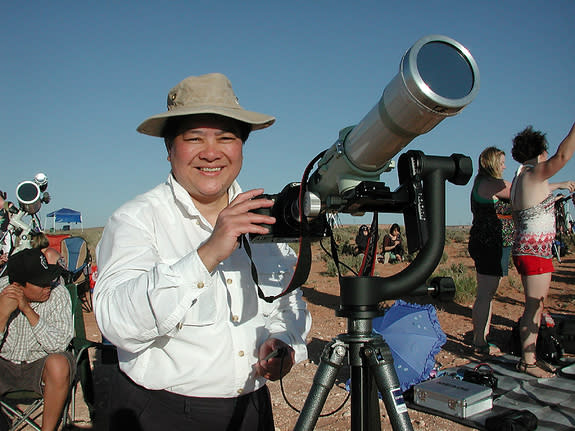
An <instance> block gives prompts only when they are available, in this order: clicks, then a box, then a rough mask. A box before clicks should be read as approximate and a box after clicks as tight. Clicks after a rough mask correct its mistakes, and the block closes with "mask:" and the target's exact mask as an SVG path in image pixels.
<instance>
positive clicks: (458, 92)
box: [344, 35, 479, 171]
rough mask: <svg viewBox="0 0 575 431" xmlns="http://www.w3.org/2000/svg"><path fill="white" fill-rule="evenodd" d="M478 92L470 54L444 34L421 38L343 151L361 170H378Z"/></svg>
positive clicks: (475, 69) (460, 108) (348, 138)
mask: <svg viewBox="0 0 575 431" xmlns="http://www.w3.org/2000/svg"><path fill="white" fill-rule="evenodd" d="M478 91H479V69H478V68H477V64H476V63H475V60H474V59H473V57H472V56H471V53H470V52H469V51H468V50H467V49H466V48H465V47H464V46H463V45H461V44H460V43H458V42H457V41H455V40H453V39H451V38H449V37H447V36H441V35H431V36H426V37H423V38H421V39H419V40H418V41H417V42H416V43H415V44H414V45H413V46H412V47H411V48H410V49H409V50H408V51H407V52H406V53H405V55H404V56H403V58H402V60H401V63H400V66H399V73H398V74H397V75H396V76H395V78H394V79H393V80H392V81H391V82H390V83H389V84H388V85H387V87H386V88H385V90H384V91H383V95H382V97H381V99H380V100H379V102H378V103H377V104H376V105H375V106H374V107H373V108H372V110H371V111H370V112H369V113H368V114H367V115H366V116H365V117H364V119H363V120H362V121H361V122H360V123H359V124H358V125H357V126H356V127H355V128H354V129H353V130H352V131H351V132H350V134H349V135H348V137H347V139H346V142H345V145H344V146H345V152H346V155H347V157H348V158H349V159H350V161H351V162H352V163H353V164H354V165H355V166H357V167H358V168H360V169H364V170H366V171H377V170H379V169H381V168H382V167H383V166H384V165H385V164H386V163H387V162H388V161H389V160H391V159H392V158H393V157H394V156H395V155H396V154H397V153H398V152H399V151H401V150H402V149H403V148H404V147H405V146H406V145H407V144H409V142H411V141H412V140H413V139H414V138H416V137H417V136H418V135H421V134H423V133H427V132H429V131H430V130H431V129H433V128H434V127H435V126H436V125H437V124H439V123H440V122H441V121H442V120H443V119H444V118H446V117H450V116H453V115H456V114H458V113H459V112H460V111H461V110H462V109H463V108H465V106H467V105H468V104H469V103H470V102H471V101H472V100H473V99H474V98H475V96H476V95H477V92H478Z"/></svg>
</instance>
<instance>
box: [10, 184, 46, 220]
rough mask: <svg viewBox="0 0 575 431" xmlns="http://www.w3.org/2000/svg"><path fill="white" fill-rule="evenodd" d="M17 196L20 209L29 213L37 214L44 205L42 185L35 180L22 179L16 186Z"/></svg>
mask: <svg viewBox="0 0 575 431" xmlns="http://www.w3.org/2000/svg"><path fill="white" fill-rule="evenodd" d="M16 197H17V199H18V202H19V203H20V209H21V210H22V211H25V212H27V213H28V214H36V213H37V212H38V211H40V208H41V207H42V200H41V199H42V196H41V194H40V187H39V186H38V184H36V183H35V182H34V181H22V182H21V183H20V184H18V187H16Z"/></svg>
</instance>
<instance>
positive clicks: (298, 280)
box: [239, 151, 325, 303]
mask: <svg viewBox="0 0 575 431" xmlns="http://www.w3.org/2000/svg"><path fill="white" fill-rule="evenodd" d="M324 154H325V151H322V152H321V153H319V154H318V155H317V156H315V158H314V159H313V160H312V161H311V162H310V163H309V164H308V166H307V167H306V169H305V171H304V174H303V177H302V181H301V183H300V188H299V196H298V210H299V219H300V238H299V252H298V259H297V263H296V266H295V270H294V273H293V275H292V278H291V280H290V282H289V284H288V285H287V286H286V288H285V289H284V290H283V291H282V292H281V293H280V294H279V295H275V296H265V294H264V292H263V291H262V289H261V287H260V285H259V278H258V270H257V268H256V265H255V263H254V261H253V259H252V250H251V247H250V244H249V241H248V239H247V237H246V235H241V236H240V238H239V240H240V245H242V246H243V247H244V250H245V252H246V254H247V255H248V258H249V259H250V264H251V272H252V279H253V280H254V283H255V284H256V286H257V287H258V296H259V298H260V299H263V300H264V301H266V302H269V303H271V302H273V301H275V300H276V299H278V298H281V297H282V296H284V295H287V294H288V293H290V292H291V291H293V290H295V289H297V288H298V287H300V286H301V285H303V284H304V283H305V282H306V280H307V277H308V276H309V271H310V269H311V257H312V256H311V235H310V232H309V231H310V228H309V224H308V221H307V217H306V216H305V214H304V213H303V196H304V194H305V190H306V185H307V180H308V177H309V173H310V171H311V169H312V167H313V166H314V164H315V163H316V162H317V161H318V160H320V159H321V158H322V157H323V155H324Z"/></svg>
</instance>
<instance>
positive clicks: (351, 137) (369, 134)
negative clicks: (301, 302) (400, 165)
mask: <svg viewBox="0 0 575 431" xmlns="http://www.w3.org/2000/svg"><path fill="white" fill-rule="evenodd" d="M478 91H479V70H478V68H477V64H476V62H475V60H474V58H473V57H472V56H471V54H470V52H469V51H468V50H467V49H466V48H465V47H464V46H463V45H461V44H460V43H459V42H457V41H455V40H453V39H451V38H449V37H447V36H443V35H429V36H425V37H423V38H421V39H419V40H418V41H417V42H416V43H415V44H414V45H413V46H412V47H411V48H410V49H409V50H408V51H407V52H406V53H405V54H404V55H403V58H402V59H401V62H400V65H399V72H398V73H397V75H396V76H395V77H394V78H393V79H392V80H391V82H390V83H389V84H388V85H387V86H386V87H385V89H384V90H383V94H382V96H381V97H380V99H379V101H378V102H377V103H376V104H375V106H373V108H372V109H371V110H370V111H369V112H368V113H367V114H366V115H365V116H364V118H363V119H362V120H361V121H360V122H359V123H358V124H357V125H355V126H351V127H346V128H344V129H342V130H341V131H340V132H339V136H338V139H337V140H336V142H335V143H334V144H333V145H332V146H331V147H330V148H329V149H328V150H326V151H325V152H324V153H323V155H322V156H321V159H320V160H319V162H318V165H317V169H316V170H315V172H314V173H313V174H312V175H311V176H310V178H309V181H307V182H306V183H305V184H303V185H302V183H290V184H288V185H287V186H286V187H285V188H284V189H283V190H282V191H281V193H279V194H277V195H264V196H265V197H266V198H269V199H272V200H274V202H275V203H274V206H273V207H272V208H271V209H269V210H260V212H262V213H265V214H268V215H272V216H274V217H275V218H276V223H275V224H274V225H273V226H269V227H270V233H269V234H267V235H253V236H252V237H251V239H252V241H261V242H263V241H275V242H293V241H298V240H299V238H300V222H301V215H302V214H303V215H305V216H306V217H308V218H309V223H310V225H309V227H310V229H309V230H310V232H309V234H310V235H311V236H312V237H315V238H316V239H317V238H321V237H322V236H324V231H323V226H324V224H325V222H324V220H323V216H325V214H326V213H328V212H332V213H333V212H343V213H349V214H352V215H363V214H364V213H365V212H366V211H386V212H403V213H404V218H405V219H406V228H409V227H411V226H415V224H419V225H420V226H419V227H417V228H416V227H414V228H413V229H411V231H417V232H418V235H417V237H416V239H415V240H414V239H412V240H411V242H410V235H409V230H408V229H406V230H407V231H408V245H409V244H410V243H411V247H410V251H411V250H414V249H416V248H417V247H418V245H420V244H421V243H422V242H425V239H426V232H425V230H426V227H425V223H424V221H423V218H424V217H425V216H424V214H422V212H423V211H424V208H423V203H422V202H416V201H414V199H418V198H419V199H421V198H422V197H421V190H418V187H417V186H413V187H412V188H414V187H415V190H408V189H409V187H407V186H404V187H403V189H402V190H397V191H396V192H391V191H390V190H389V188H388V187H387V186H385V183H379V177H380V175H381V174H382V173H383V172H388V171H390V170H391V169H392V168H393V166H394V163H393V160H392V159H393V157H394V156H395V155H396V154H398V153H399V152H400V151H401V150H402V149H403V148H404V147H405V146H407V145H408V144H409V143H410V142H411V141H412V140H413V139H415V138H416V137H417V136H419V135H421V134H424V133H427V132H429V131H430V130H432V129H433V128H434V127H435V126H436V125H437V124H439V123H440V122H441V121H443V120H444V119H445V118H447V117H451V116H455V115H457V114H458V113H459V112H461V110H462V109H463V108H465V107H466V106H467V105H468V104H469V103H470V102H471V101H472V100H473V99H474V98H475V96H476V95H477V92H478ZM455 159H457V160H455V163H456V164H457V165H458V166H457V167H456V168H455V169H456V171H457V172H455V173H454V175H453V178H451V179H450V181H452V182H454V183H456V184H465V183H467V181H468V180H469V178H470V176H471V172H467V171H468V170H470V169H471V161H470V160H469V161H467V160H465V157H464V156H461V157H459V156H457V157H455ZM412 163H413V162H406V166H405V169H404V170H403V172H401V171H400V172H399V175H400V180H404V181H408V177H410V176H414V175H416V176H417V175H418V174H417V172H415V171H413V169H412V168H414V166H409V165H411V164H412ZM463 165H465V166H463ZM409 171H412V172H411V173H409ZM302 187H303V188H302ZM303 189H305V193H304V194H303V196H300V191H302V190H303ZM406 194H409V195H410V196H406ZM300 197H301V199H300ZM406 199H409V200H411V201H412V202H409V203H406V202H405V200H406ZM412 238H414V236H413V235H412Z"/></svg>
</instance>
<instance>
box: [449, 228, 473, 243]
mask: <svg viewBox="0 0 575 431" xmlns="http://www.w3.org/2000/svg"><path fill="white" fill-rule="evenodd" d="M468 238H469V233H468V232H467V230H465V229H460V228H447V229H446V230H445V242H446V243H450V242H456V243H464V242H466V241H467V240H468Z"/></svg>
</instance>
